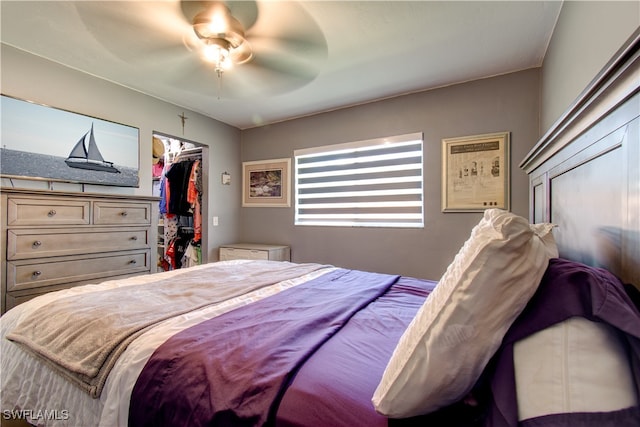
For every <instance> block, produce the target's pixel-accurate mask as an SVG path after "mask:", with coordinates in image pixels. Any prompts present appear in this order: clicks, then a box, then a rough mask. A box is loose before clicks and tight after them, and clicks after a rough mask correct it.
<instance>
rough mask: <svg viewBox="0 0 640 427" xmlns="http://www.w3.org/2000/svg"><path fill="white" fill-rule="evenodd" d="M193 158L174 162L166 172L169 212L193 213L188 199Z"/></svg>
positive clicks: (178, 213)
mask: <svg viewBox="0 0 640 427" xmlns="http://www.w3.org/2000/svg"><path fill="white" fill-rule="evenodd" d="M193 163H194V162H193V160H184V161H179V162H176V163H172V164H171V166H170V167H169V170H168V171H167V172H166V173H165V176H166V178H167V180H168V181H169V192H170V195H171V197H169V199H168V212H169V213H174V214H177V215H191V214H192V212H191V204H189V202H188V201H187V194H188V189H189V178H190V177H191V169H192V167H193Z"/></svg>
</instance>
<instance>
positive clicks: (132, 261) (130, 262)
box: [129, 259, 138, 264]
mask: <svg viewBox="0 0 640 427" xmlns="http://www.w3.org/2000/svg"><path fill="white" fill-rule="evenodd" d="M137 263H138V261H136V260H135V259H132V260H131V261H129V264H137Z"/></svg>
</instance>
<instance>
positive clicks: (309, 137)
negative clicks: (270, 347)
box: [241, 69, 539, 280]
mask: <svg viewBox="0 0 640 427" xmlns="http://www.w3.org/2000/svg"><path fill="white" fill-rule="evenodd" d="M538 89H539V70H538V69H532V70H527V71H522V72H518V73H513V74H508V75H505V76H500V77H494V78H490V79H485V80H478V81H474V82H470V83H464V84H460V85H455V86H450V87H446V88H441V89H437V90H432V91H426V92H421V93H417V94H412V95H406V96H401V97H397V98H393V99H387V100H383V101H379V102H374V103H370V104H366V105H361V106H357V107H353V108H345V109H342V110H338V111H332V112H329V113H324V114H318V115H315V116H311V117H306V118H301V119H297V120H291V121H288V122H284V123H279V124H275V125H271V126H266V127H263V128H256V129H250V130H245V131H243V132H242V160H243V161H250V160H262V159H273V158H281V157H293V151H294V150H295V149H299V148H306V147H314V146H319V145H328V144H337V143H341V142H349V141H358V140H364V139H370V138H376V137H382V136H388V135H397V134H405V133H411V132H423V133H424V177H425V189H424V194H425V210H424V212H425V228H424V229H378V228H331V227H310V226H304V227H303V226H294V225H293V207H292V208H243V209H242V220H241V224H242V234H241V238H242V240H244V241H250V242H256V243H284V244H290V245H291V247H292V259H293V260H294V261H296V262H310V261H314V262H323V263H330V264H334V265H338V266H344V267H348V268H357V269H362V270H370V271H377V272H384V273H398V274H404V275H409V276H416V277H422V278H428V279H434V280H437V279H439V277H440V276H441V275H442V273H443V272H444V270H445V268H446V267H447V265H448V264H449V263H450V262H451V260H452V259H453V257H454V256H455V254H456V253H457V251H458V249H459V248H460V246H461V245H462V243H464V241H465V240H466V239H467V237H468V235H469V232H470V231H471V228H472V227H473V225H475V224H476V223H477V222H478V221H479V219H480V218H481V215H482V214H480V213H446V214H444V213H442V212H441V207H440V193H441V191H440V186H441V140H442V138H449V137H458V136H467V135H477V134H483V133H492V132H500V131H510V132H511V139H512V146H511V149H512V152H511V200H512V210H513V212H515V213H517V214H520V215H523V216H527V215H528V196H527V191H528V186H527V185H528V184H527V183H528V181H527V177H526V175H525V174H524V172H522V171H521V170H520V169H518V167H517V165H518V163H519V162H520V160H522V158H524V156H525V154H526V153H527V152H528V150H529V149H530V148H531V147H532V146H533V145H534V143H535V142H536V140H537V136H538V135H537V132H538V110H539V105H538V93H539V92H538Z"/></svg>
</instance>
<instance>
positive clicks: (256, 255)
mask: <svg viewBox="0 0 640 427" xmlns="http://www.w3.org/2000/svg"><path fill="white" fill-rule="evenodd" d="M232 259H266V260H268V259H269V251H261V250H252V249H238V248H220V261H229V260H232Z"/></svg>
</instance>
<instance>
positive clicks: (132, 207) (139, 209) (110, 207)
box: [93, 202, 151, 225]
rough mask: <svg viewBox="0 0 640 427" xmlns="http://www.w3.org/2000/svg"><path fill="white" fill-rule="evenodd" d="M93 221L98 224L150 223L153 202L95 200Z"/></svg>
mask: <svg viewBox="0 0 640 427" xmlns="http://www.w3.org/2000/svg"><path fill="white" fill-rule="evenodd" d="M93 223H94V224H96V225H150V224H151V203H111V202H95V203H94V205H93Z"/></svg>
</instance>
